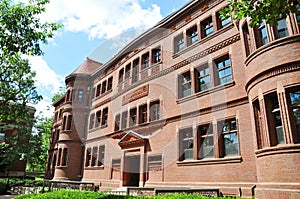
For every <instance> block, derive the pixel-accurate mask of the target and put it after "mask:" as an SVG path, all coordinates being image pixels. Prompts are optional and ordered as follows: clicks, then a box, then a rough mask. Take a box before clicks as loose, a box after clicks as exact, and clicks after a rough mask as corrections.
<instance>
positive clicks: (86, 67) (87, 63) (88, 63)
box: [71, 57, 103, 75]
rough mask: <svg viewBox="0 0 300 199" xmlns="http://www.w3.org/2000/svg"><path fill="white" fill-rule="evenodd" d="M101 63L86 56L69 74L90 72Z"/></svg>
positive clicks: (88, 73)
mask: <svg viewBox="0 0 300 199" xmlns="http://www.w3.org/2000/svg"><path fill="white" fill-rule="evenodd" d="M102 65H103V64H102V63H100V62H97V61H94V60H92V59H90V58H88V57H87V58H86V59H85V60H84V61H83V63H82V64H81V65H80V66H79V67H78V68H77V69H76V70H74V71H73V72H72V73H71V74H87V75H90V74H92V73H93V72H94V71H95V70H96V69H97V68H100V67H101V66H102Z"/></svg>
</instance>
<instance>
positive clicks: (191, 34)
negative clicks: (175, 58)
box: [186, 25, 199, 46]
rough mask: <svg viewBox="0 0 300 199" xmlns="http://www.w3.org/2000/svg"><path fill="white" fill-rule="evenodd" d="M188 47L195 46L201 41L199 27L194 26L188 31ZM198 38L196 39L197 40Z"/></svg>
mask: <svg viewBox="0 0 300 199" xmlns="http://www.w3.org/2000/svg"><path fill="white" fill-rule="evenodd" d="M186 38H187V46H190V45H193V44H194V43H197V42H198V41H199V32H198V26H197V25H194V26H192V27H190V28H189V29H188V30H187V31H186ZM195 38H196V39H195Z"/></svg>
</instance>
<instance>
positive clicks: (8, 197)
mask: <svg viewBox="0 0 300 199" xmlns="http://www.w3.org/2000/svg"><path fill="white" fill-rule="evenodd" d="M16 196H17V195H0V199H11V198H13V197H16Z"/></svg>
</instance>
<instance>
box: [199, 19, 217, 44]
mask: <svg viewBox="0 0 300 199" xmlns="http://www.w3.org/2000/svg"><path fill="white" fill-rule="evenodd" d="M200 24H201V30H202V31H201V33H202V34H201V38H202V39H203V38H205V37H208V36H210V35H211V34H213V33H214V31H215V30H214V29H215V28H214V23H213V20H212V16H209V17H207V18H206V19H204V20H203V21H201V22H200Z"/></svg>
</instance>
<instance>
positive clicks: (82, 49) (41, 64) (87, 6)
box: [24, 0, 190, 116]
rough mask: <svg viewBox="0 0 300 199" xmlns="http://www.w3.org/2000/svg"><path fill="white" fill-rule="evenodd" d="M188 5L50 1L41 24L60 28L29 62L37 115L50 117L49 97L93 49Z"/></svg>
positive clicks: (146, 0) (151, 0)
mask: <svg viewBox="0 0 300 199" xmlns="http://www.w3.org/2000/svg"><path fill="white" fill-rule="evenodd" d="M24 1H26V0H24ZM189 1H190V0H172V1H166V0H161V1H159V0H101V1H99V0H51V1H50V3H49V5H48V6H47V12H46V13H45V14H44V15H43V16H41V20H45V21H52V22H53V21H55V22H60V23H62V24H63V25H64V28H62V29H61V30H59V31H58V32H57V34H56V35H55V37H54V38H53V39H51V40H50V41H49V43H48V45H44V46H43V51H44V52H45V55H44V56H42V57H31V58H30V61H31V63H32V68H33V70H35V71H36V73H37V77H36V85H37V88H38V91H39V92H40V94H42V95H43V98H44V100H43V101H42V102H40V103H39V104H38V105H37V106H36V108H37V109H38V110H37V112H40V111H43V113H44V115H46V116H51V115H52V110H50V111H47V106H49V105H50V104H51V97H52V96H53V94H54V93H55V92H57V91H58V90H59V87H61V86H64V78H65V76H66V75H68V74H70V73H72V72H73V71H74V70H75V69H76V68H77V67H78V66H79V65H80V64H81V63H82V62H83V61H84V59H85V58H86V57H90V55H91V53H92V52H93V51H94V50H95V49H96V48H97V47H99V46H101V45H102V46H103V44H105V42H106V41H108V40H110V39H112V38H113V37H114V36H117V35H120V34H122V33H124V32H126V31H128V30H132V29H141V28H143V29H145V28H146V29H147V28H150V27H152V26H153V25H155V24H156V23H157V22H158V21H159V20H161V19H162V18H163V17H166V16H167V15H169V14H170V13H171V12H173V11H175V10H178V9H180V8H181V7H182V6H183V5H185V4H186V3H188V2H189ZM124 42H125V43H126V42H127V41H124ZM124 42H123V43H124ZM93 56H94V57H95V56H96V57H97V58H98V60H99V61H102V62H105V58H101V56H100V55H99V57H98V56H97V54H95V53H94V54H93Z"/></svg>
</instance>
